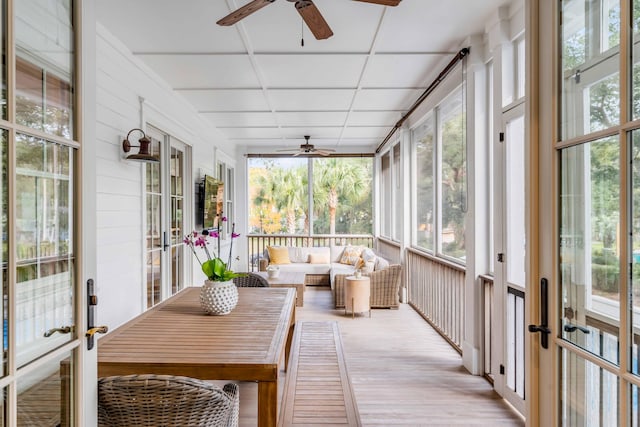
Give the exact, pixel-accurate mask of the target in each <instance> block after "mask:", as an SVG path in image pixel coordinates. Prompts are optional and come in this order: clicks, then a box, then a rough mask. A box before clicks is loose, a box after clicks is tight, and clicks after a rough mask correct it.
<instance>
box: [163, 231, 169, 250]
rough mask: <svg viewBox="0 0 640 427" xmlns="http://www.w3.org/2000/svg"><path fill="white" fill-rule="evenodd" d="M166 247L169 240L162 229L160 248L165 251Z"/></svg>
mask: <svg viewBox="0 0 640 427" xmlns="http://www.w3.org/2000/svg"><path fill="white" fill-rule="evenodd" d="M168 247H169V241H168V240H167V232H166V231H163V232H162V249H163V250H165V251H166V250H167V248H168Z"/></svg>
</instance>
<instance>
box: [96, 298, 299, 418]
mask: <svg viewBox="0 0 640 427" xmlns="http://www.w3.org/2000/svg"><path fill="white" fill-rule="evenodd" d="M238 292H239V298H238V305H237V306H236V308H235V309H233V311H232V312H231V313H229V314H227V315H224V316H211V315H207V314H205V312H204V311H203V310H202V309H201V308H200V300H199V295H200V288H199V287H193V288H187V289H185V290H183V291H181V292H180V293H178V294H176V295H174V296H173V297H171V298H169V299H167V300H166V301H164V302H162V303H160V304H158V305H157V306H155V307H153V308H151V309H150V310H148V311H146V312H145V313H143V314H141V315H140V316H138V317H135V318H134V319H132V320H130V321H129V322H127V323H125V324H123V325H122V326H120V327H118V328H116V329H114V330H113V331H111V332H109V333H108V334H107V335H105V336H104V337H102V338H101V339H100V340H99V341H98V376H99V377H106V376H112V375H130V374H164V375H182V376H187V377H193V378H200V379H204V380H232V381H256V382H257V383H258V425H259V426H275V425H276V424H277V419H278V377H279V375H280V368H281V367H282V363H283V362H284V367H286V366H287V363H288V358H289V349H290V346H291V339H292V336H293V326H294V323H295V300H296V291H295V289H286V288H281V289H273V288H238Z"/></svg>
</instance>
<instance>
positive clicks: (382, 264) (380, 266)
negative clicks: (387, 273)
mask: <svg viewBox="0 0 640 427" xmlns="http://www.w3.org/2000/svg"><path fill="white" fill-rule="evenodd" d="M388 267H389V261H387V260H386V259H384V258H382V257H378V260H377V261H376V267H375V270H376V271H378V270H384V269H385V268H388Z"/></svg>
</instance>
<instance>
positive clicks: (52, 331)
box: [44, 326, 73, 338]
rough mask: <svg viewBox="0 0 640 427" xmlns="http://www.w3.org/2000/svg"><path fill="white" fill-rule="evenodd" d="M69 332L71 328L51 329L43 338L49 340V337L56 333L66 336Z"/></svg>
mask: <svg viewBox="0 0 640 427" xmlns="http://www.w3.org/2000/svg"><path fill="white" fill-rule="evenodd" d="M71 331H73V326H63V327H61V328H52V329H49V330H48V331H46V332H45V333H44V337H45V338H49V337H50V336H51V335H53V334H55V333H56V332H59V333H61V334H68V333H69V332H71Z"/></svg>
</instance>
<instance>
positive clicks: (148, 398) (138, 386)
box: [98, 374, 239, 427]
mask: <svg viewBox="0 0 640 427" xmlns="http://www.w3.org/2000/svg"><path fill="white" fill-rule="evenodd" d="M238 410H239V394H238V385H237V384H233V383H229V384H226V385H225V386H224V388H220V387H218V386H216V385H213V384H211V383H208V382H206V381H203V380H198V379H195V378H188V377H179V376H171V375H153V374H147V375H125V376H114V377H104V378H100V379H99V380H98V425H99V426H100V427H106V426H110V427H120V426H122V427H124V426H148V427H151V426H153V427H156V426H176V427H178V426H182V427H187V426H224V427H232V426H237V425H238Z"/></svg>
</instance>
